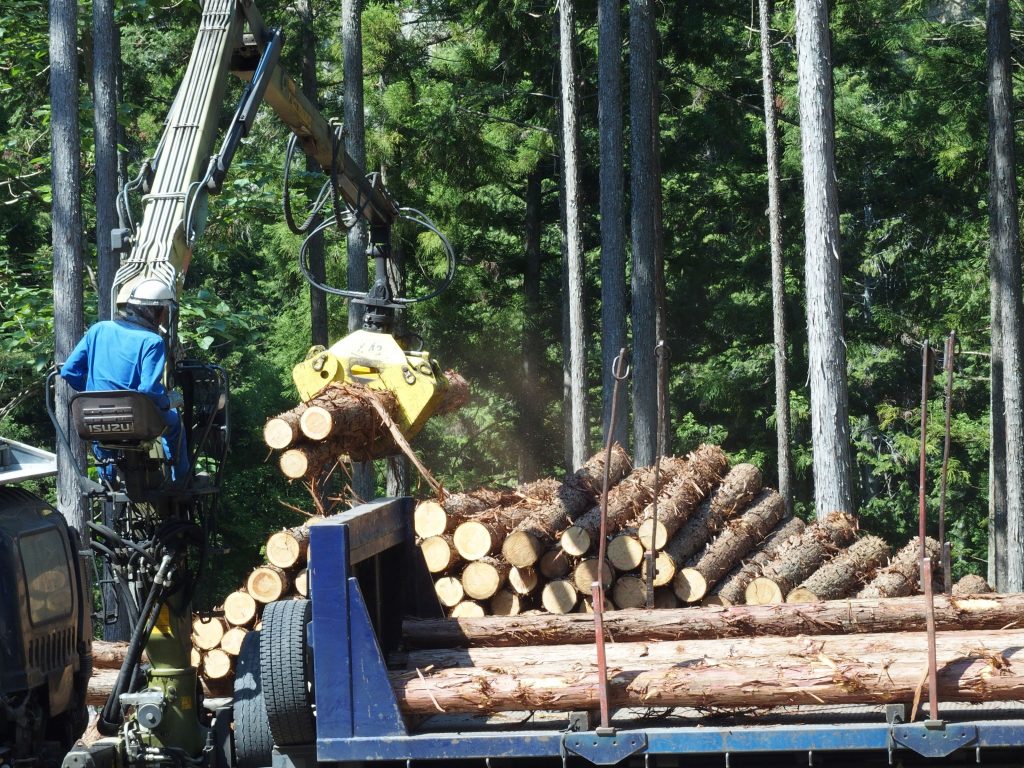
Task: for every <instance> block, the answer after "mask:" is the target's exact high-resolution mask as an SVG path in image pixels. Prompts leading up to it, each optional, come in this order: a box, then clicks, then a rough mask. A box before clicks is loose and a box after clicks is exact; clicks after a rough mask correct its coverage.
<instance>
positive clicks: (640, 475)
mask: <svg viewBox="0 0 1024 768" xmlns="http://www.w3.org/2000/svg"><path fill="white" fill-rule="evenodd" d="M685 466H686V459H682V458H677V457H675V456H673V457H668V458H666V459H664V460H663V461H662V462H661V465H660V468H659V472H658V475H659V477H658V482H659V487H660V489H661V490H664V489H665V488H667V487H668V486H669V485H670V484H671V483H672V481H673V480H674V479H675V478H676V477H678V476H679V474H680V473H681V472H682V469H683V467H685ZM653 499H654V467H641V468H639V469H635V470H633V471H632V472H630V473H629V475H627V476H626V477H625V478H624V479H623V480H622V481H621V482H619V484H618V485H616V486H615V487H614V488H612V489H611V490H610V491H609V492H608V510H607V514H606V517H605V530H606V531H607V533H608V534H609V535H611V534H613V533H617V532H618V531H619V530H621V529H622V528H623V527H625V526H626V525H628V524H629V523H630V522H631V521H633V520H635V519H636V518H637V517H639V516H640V514H641V513H642V512H643V510H644V507H646V506H647V505H648V504H649V503H650V502H651V501H652V500H653ZM600 530H601V505H600V503H598V504H596V505H594V506H593V507H591V508H590V509H589V510H588V511H587V512H585V513H584V514H583V515H581V516H580V517H578V518H577V519H576V521H575V522H574V523H573V524H572V525H571V526H569V528H567V529H566V530H565V532H563V533H562V536H561V544H562V549H564V550H565V551H566V552H568V553H569V554H570V555H575V556H577V557H579V556H581V555H585V554H587V553H588V552H589V551H590V550H591V548H592V547H594V546H596V544H597V537H598V534H599V532H600Z"/></svg>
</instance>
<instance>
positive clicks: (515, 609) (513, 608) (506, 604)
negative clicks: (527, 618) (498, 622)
mask: <svg viewBox="0 0 1024 768" xmlns="http://www.w3.org/2000/svg"><path fill="white" fill-rule="evenodd" d="M524 605H525V598H524V597H523V596H522V595H518V594H516V593H515V592H513V591H512V590H510V589H499V590H498V591H497V592H496V593H495V594H494V597H492V598H491V613H492V614H493V615H495V616H518V615H519V614H521V613H522V612H523V610H524Z"/></svg>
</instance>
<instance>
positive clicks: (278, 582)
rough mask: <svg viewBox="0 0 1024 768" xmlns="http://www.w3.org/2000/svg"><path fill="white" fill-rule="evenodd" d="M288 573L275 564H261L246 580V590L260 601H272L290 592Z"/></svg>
mask: <svg viewBox="0 0 1024 768" xmlns="http://www.w3.org/2000/svg"><path fill="white" fill-rule="evenodd" d="M289 584H290V582H289V580H288V574H287V573H285V572H284V571H282V570H281V569H280V568H278V567H277V566H274V565H261V566H260V567H259V568H256V569H254V570H253V572H252V573H250V574H249V578H247V579H246V580H245V591H246V592H248V593H249V594H250V595H252V597H253V599H254V600H255V601H256V602H258V603H264V604H266V603H272V602H274V601H275V600H280V599H281V598H282V597H284V596H285V594H286V593H287V592H288V587H289Z"/></svg>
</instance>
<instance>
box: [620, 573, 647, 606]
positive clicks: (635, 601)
mask: <svg viewBox="0 0 1024 768" xmlns="http://www.w3.org/2000/svg"><path fill="white" fill-rule="evenodd" d="M612 600H613V601H614V602H615V605H617V606H618V607H619V608H643V607H645V606H646V605H647V585H646V584H644V582H643V581H642V580H641V579H639V578H637V577H636V576H620V577H619V578H618V579H617V580H616V582H615V587H614V588H613V589H612Z"/></svg>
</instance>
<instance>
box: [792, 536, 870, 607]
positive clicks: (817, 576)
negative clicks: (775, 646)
mask: <svg viewBox="0 0 1024 768" xmlns="http://www.w3.org/2000/svg"><path fill="white" fill-rule="evenodd" d="M888 557H889V545H888V544H886V543H885V542H884V541H883V540H882V539H880V538H879V537H878V536H865V537H864V538H862V539H858V540H857V541H855V542H853V544H851V545H850V546H849V547H847V548H846V549H844V550H843V551H842V552H840V553H839V554H838V555H836V556H835V557H833V558H832V559H831V560H829V561H828V562H827V563H825V564H824V565H823V566H821V568H819V569H818V570H816V571H815V572H814V573H812V574H811V575H810V576H808V577H807V578H806V579H804V581H803V582H802V583H801V584H800V586H798V587H797V588H796V589H794V590H793V591H792V592H790V593H789V594H788V595H786V602H787V603H813V602H817V601H818V600H838V599H839V598H842V597H848V596H849V595H851V594H853V593H854V592H855V591H856V590H857V588H858V587H859V586H860V585H861V584H863V583H864V582H865V581H867V580H868V579H870V578H871V576H872V575H873V574H874V572H875V570H876V569H877V568H878V567H879V566H881V565H882V563H884V562H885V561H886V558H888Z"/></svg>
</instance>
